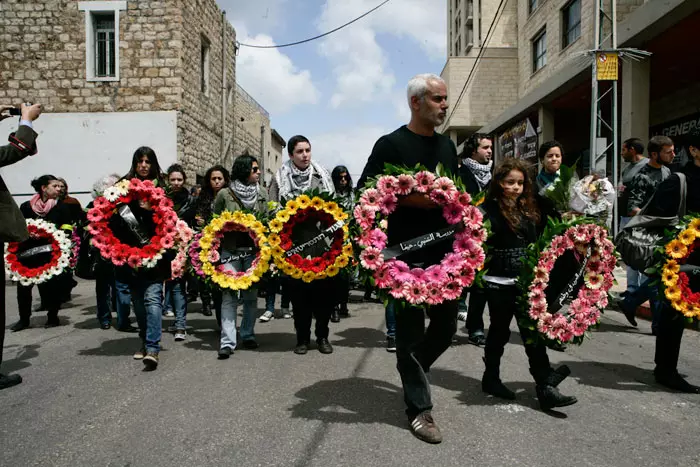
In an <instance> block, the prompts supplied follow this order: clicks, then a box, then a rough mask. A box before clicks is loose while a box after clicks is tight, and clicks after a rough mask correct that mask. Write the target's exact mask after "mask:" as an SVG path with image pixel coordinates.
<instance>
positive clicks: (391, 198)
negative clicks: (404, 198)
mask: <svg viewBox="0 0 700 467" xmlns="http://www.w3.org/2000/svg"><path fill="white" fill-rule="evenodd" d="M397 203H398V198H397V197H396V195H394V194H387V195H384V196H382V198H381V199H380V200H379V212H381V213H382V214H384V215H385V216H388V215H389V214H391V213H392V212H394V211H395V210H396V205H397Z"/></svg>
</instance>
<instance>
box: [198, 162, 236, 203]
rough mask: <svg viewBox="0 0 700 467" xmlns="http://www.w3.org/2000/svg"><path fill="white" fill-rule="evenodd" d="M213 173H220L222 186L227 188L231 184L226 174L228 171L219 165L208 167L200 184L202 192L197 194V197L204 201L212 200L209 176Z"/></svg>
mask: <svg viewBox="0 0 700 467" xmlns="http://www.w3.org/2000/svg"><path fill="white" fill-rule="evenodd" d="M214 172H221V173H222V174H223V176H224V186H228V185H229V184H230V183H231V176H230V175H229V173H228V170H226V168H225V167H224V166H223V165H221V164H216V165H215V166H213V167H209V170H207V173H205V174H204V182H202V191H201V192H200V194H199V197H200V198H202V199H205V200H207V199H208V200H212V199H214V189H213V188H212V187H211V174H213V173H214Z"/></svg>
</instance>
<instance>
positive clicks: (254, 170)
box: [250, 167, 260, 173]
mask: <svg viewBox="0 0 700 467" xmlns="http://www.w3.org/2000/svg"><path fill="white" fill-rule="evenodd" d="M250 171H251V172H253V173H256V172H260V167H253V168H252V169H250Z"/></svg>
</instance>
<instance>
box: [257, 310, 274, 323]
mask: <svg viewBox="0 0 700 467" xmlns="http://www.w3.org/2000/svg"><path fill="white" fill-rule="evenodd" d="M274 317H275V315H274V313H273V312H271V311H266V312H265V313H263V314H262V316H261V317H260V322H261V323H267V322H268V321H270V320H271V319H273V318H274Z"/></svg>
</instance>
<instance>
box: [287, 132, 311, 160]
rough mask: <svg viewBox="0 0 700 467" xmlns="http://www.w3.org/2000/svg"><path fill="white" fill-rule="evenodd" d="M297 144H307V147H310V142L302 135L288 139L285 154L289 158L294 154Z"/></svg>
mask: <svg viewBox="0 0 700 467" xmlns="http://www.w3.org/2000/svg"><path fill="white" fill-rule="evenodd" d="M299 143H307V144H308V145H309V146H311V142H310V141H309V139H308V138H307V137H306V136H303V135H295V136H292V137H291V138H289V141H287V153H288V154H289V155H290V156H291V155H292V154H294V150H295V149H296V147H297V144H299Z"/></svg>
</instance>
